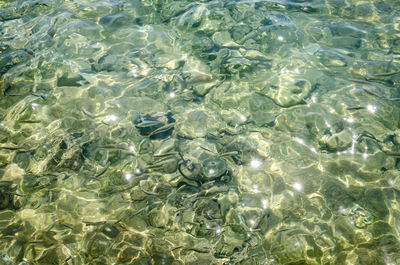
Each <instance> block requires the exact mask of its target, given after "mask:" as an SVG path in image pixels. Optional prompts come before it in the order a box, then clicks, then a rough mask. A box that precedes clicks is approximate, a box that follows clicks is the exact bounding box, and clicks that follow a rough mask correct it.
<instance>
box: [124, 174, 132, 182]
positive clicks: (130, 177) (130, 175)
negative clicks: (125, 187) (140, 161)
mask: <svg viewBox="0 0 400 265" xmlns="http://www.w3.org/2000/svg"><path fill="white" fill-rule="evenodd" d="M132 177H133V176H132V174H130V173H127V174H125V175H124V179H125V180H126V181H128V182H129V181H131V179H132Z"/></svg>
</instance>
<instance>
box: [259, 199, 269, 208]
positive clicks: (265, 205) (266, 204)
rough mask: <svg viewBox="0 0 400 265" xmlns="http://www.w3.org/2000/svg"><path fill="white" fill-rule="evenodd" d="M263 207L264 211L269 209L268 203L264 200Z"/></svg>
mask: <svg viewBox="0 0 400 265" xmlns="http://www.w3.org/2000/svg"><path fill="white" fill-rule="evenodd" d="M261 203H262V207H263V209H267V208H268V201H267V200H262V202H261Z"/></svg>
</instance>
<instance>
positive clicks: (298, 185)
mask: <svg viewBox="0 0 400 265" xmlns="http://www.w3.org/2000/svg"><path fill="white" fill-rule="evenodd" d="M293 188H294V189H295V190H297V191H303V185H301V184H300V183H298V182H295V183H293Z"/></svg>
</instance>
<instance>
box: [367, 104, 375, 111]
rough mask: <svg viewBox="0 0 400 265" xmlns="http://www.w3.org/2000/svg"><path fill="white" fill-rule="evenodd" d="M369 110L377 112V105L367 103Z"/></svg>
mask: <svg viewBox="0 0 400 265" xmlns="http://www.w3.org/2000/svg"><path fill="white" fill-rule="evenodd" d="M367 110H368V111H369V112H371V113H375V111H376V106H374V105H371V104H369V105H367Z"/></svg>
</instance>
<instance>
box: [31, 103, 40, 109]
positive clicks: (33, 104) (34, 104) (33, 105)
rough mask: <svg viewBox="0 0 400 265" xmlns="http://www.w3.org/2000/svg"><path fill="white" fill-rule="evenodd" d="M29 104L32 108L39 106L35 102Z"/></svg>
mask: <svg viewBox="0 0 400 265" xmlns="http://www.w3.org/2000/svg"><path fill="white" fill-rule="evenodd" d="M31 106H32V108H36V107H39V104H37V103H31Z"/></svg>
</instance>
